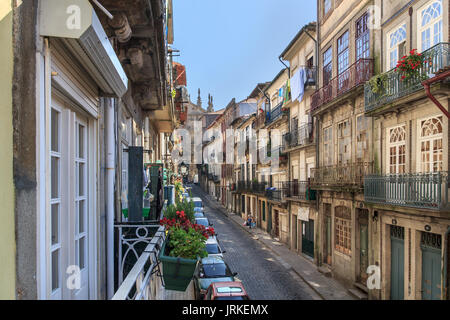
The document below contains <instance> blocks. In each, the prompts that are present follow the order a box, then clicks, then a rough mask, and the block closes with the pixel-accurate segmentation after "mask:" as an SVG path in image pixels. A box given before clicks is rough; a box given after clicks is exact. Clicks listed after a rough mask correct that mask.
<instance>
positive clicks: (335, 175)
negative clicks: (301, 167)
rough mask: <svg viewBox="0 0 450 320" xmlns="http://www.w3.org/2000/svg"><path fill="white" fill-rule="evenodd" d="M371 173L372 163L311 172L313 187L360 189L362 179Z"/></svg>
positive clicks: (339, 166)
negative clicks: (351, 187)
mask: <svg viewBox="0 0 450 320" xmlns="http://www.w3.org/2000/svg"><path fill="white" fill-rule="evenodd" d="M372 173H373V162H359V163H353V164H348V165H335V166H327V167H320V168H316V169H312V170H311V176H312V177H311V185H312V186H313V187H327V186H330V187H333V186H336V187H339V186H353V187H359V188H362V187H363V186H364V177H365V176H367V175H370V174H372Z"/></svg>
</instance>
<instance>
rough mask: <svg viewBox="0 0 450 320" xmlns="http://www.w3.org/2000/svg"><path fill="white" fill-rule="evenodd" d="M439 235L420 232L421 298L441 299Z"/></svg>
mask: <svg viewBox="0 0 450 320" xmlns="http://www.w3.org/2000/svg"><path fill="white" fill-rule="evenodd" d="M440 238H441V236H440V235H437V234H431V233H425V232H423V233H422V240H421V246H420V247H421V249H422V299H423V300H441V267H442V266H441V240H440Z"/></svg>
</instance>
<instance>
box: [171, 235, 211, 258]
mask: <svg viewBox="0 0 450 320" xmlns="http://www.w3.org/2000/svg"><path fill="white" fill-rule="evenodd" d="M205 242H206V238H205V237H204V236H203V235H202V234H201V233H199V232H197V231H195V230H194V229H189V231H186V230H184V229H181V228H176V229H173V230H172V231H171V233H170V239H169V248H170V256H171V257H177V258H184V259H197V258H198V257H200V258H205V257H207V256H208V253H207V252H206V250H205V248H206V244H205Z"/></svg>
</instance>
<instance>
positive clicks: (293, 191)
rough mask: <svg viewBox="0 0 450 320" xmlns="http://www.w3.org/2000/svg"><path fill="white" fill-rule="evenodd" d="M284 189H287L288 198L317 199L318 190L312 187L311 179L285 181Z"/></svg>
mask: <svg viewBox="0 0 450 320" xmlns="http://www.w3.org/2000/svg"><path fill="white" fill-rule="evenodd" d="M283 189H284V190H286V198H292V199H297V200H302V201H312V200H316V191H315V190H312V189H311V183H310V182H309V181H289V182H284V183H283Z"/></svg>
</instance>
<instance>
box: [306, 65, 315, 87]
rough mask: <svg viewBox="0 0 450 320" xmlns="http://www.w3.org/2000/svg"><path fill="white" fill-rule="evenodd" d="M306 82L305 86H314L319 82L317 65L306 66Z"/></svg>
mask: <svg viewBox="0 0 450 320" xmlns="http://www.w3.org/2000/svg"><path fill="white" fill-rule="evenodd" d="M305 71H306V84H305V86H310V87H313V86H315V85H316V83H317V67H305Z"/></svg>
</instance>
